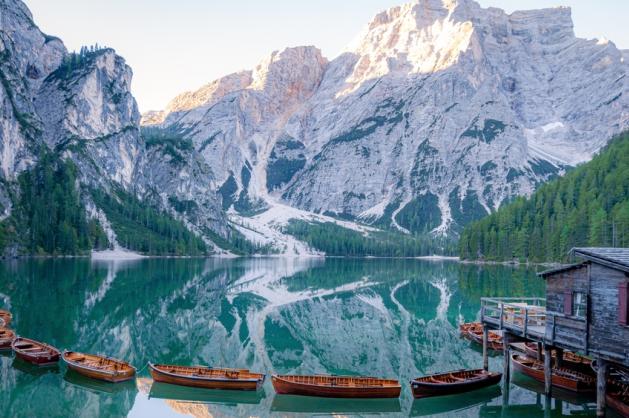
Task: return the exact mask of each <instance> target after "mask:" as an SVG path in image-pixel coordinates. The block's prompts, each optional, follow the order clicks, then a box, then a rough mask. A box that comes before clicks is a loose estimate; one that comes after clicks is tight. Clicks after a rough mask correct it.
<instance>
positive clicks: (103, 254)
mask: <svg viewBox="0 0 629 418" xmlns="http://www.w3.org/2000/svg"><path fill="white" fill-rule="evenodd" d="M73 258H77V259H90V260H93V261H140V260H147V259H237V258H250V259H254V258H259V259H263V258H264V259H297V258H301V259H326V258H329V259H354V260H419V261H447V262H458V263H461V264H475V265H487V266H491V265H502V266H514V267H530V266H545V267H561V266H563V265H567V264H566V263H559V262H526V263H522V262H517V261H478V260H462V259H460V258H459V257H457V256H446V255H423V256H415V257H384V256H338V255H336V256H335V255H329V256H327V255H316V254H304V255H278V254H254V255H235V254H213V255H144V254H140V253H136V252H132V251H117V250H106V251H98V252H96V251H94V252H92V253H91V254H83V255H19V256H13V257H6V256H3V257H1V259H2V260H3V261H9V260H26V259H33V260H37V259H73Z"/></svg>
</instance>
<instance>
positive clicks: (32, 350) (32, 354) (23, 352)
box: [11, 338, 61, 367]
mask: <svg viewBox="0 0 629 418" xmlns="http://www.w3.org/2000/svg"><path fill="white" fill-rule="evenodd" d="M11 348H13V351H15V355H16V357H18V358H20V359H22V360H24V361H26V362H28V363H31V364H34V365H36V366H42V367H43V366H53V365H55V364H57V363H58V362H59V358H60V357H61V353H60V352H59V350H57V349H56V348H54V347H52V346H49V345H48V344H44V343H40V342H38V341H34V340H30V339H27V338H16V339H15V340H13V343H12V344H11ZM37 348H39V350H37Z"/></svg>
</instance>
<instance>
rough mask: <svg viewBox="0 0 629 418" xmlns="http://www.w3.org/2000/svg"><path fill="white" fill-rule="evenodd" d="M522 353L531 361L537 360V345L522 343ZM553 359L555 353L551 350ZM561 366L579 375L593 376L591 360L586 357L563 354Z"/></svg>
mask: <svg viewBox="0 0 629 418" xmlns="http://www.w3.org/2000/svg"><path fill="white" fill-rule="evenodd" d="M524 353H525V354H526V355H527V356H528V357H531V358H533V359H537V358H538V357H537V343H531V342H528V343H524ZM552 356H553V359H555V361H556V358H557V353H556V352H555V351H554V350H553V352H552ZM539 358H540V359H541V360H543V359H544V352H542V353H541V357H539ZM562 363H563V364H562V366H565V367H568V368H571V369H574V370H577V371H579V372H581V373H585V374H591V375H592V376H594V375H595V372H594V369H592V360H590V359H589V358H587V357H583V356H580V355H578V354H575V353H572V352H570V351H564V352H563V361H562Z"/></svg>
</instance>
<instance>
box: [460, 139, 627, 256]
mask: <svg viewBox="0 0 629 418" xmlns="http://www.w3.org/2000/svg"><path fill="white" fill-rule="evenodd" d="M578 246H616V247H629V133H624V134H622V135H620V136H619V137H618V138H616V139H614V140H613V141H612V142H611V143H610V144H609V145H608V146H607V147H606V148H605V149H603V150H602V151H601V152H600V154H599V155H598V156H596V157H595V158H594V159H593V160H592V161H590V162H588V163H586V164H583V165H581V166H579V167H577V168H576V169H574V170H572V171H571V172H569V173H568V174H566V175H565V176H564V177H562V178H559V179H556V180H553V181H551V182H549V183H547V184H545V185H543V186H542V187H540V188H539V190H538V191H537V192H535V193H534V194H533V195H532V196H531V198H530V199H524V198H518V199H515V201H513V202H512V203H510V204H508V205H505V206H503V207H502V208H501V209H500V210H498V211H497V212H496V213H494V214H492V215H491V216H488V217H486V218H484V219H482V220H480V221H478V222H475V223H473V224H471V225H468V227H467V228H465V230H464V231H463V234H462V235H461V239H460V243H459V252H460V256H461V257H462V258H465V259H478V258H484V259H488V260H511V259H512V258H518V259H520V260H529V261H566V260H567V258H568V255H567V253H568V251H569V250H570V248H572V247H578Z"/></svg>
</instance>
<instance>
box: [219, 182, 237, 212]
mask: <svg viewBox="0 0 629 418" xmlns="http://www.w3.org/2000/svg"><path fill="white" fill-rule="evenodd" d="M237 190H238V184H237V183H236V179H234V175H233V174H231V175H230V176H229V177H228V178H227V180H225V183H223V185H222V186H221V187H219V189H218V192H219V193H220V194H221V196H222V197H223V209H224V210H227V209H229V207H230V206H231V205H232V203H234V193H236V191H237Z"/></svg>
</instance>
